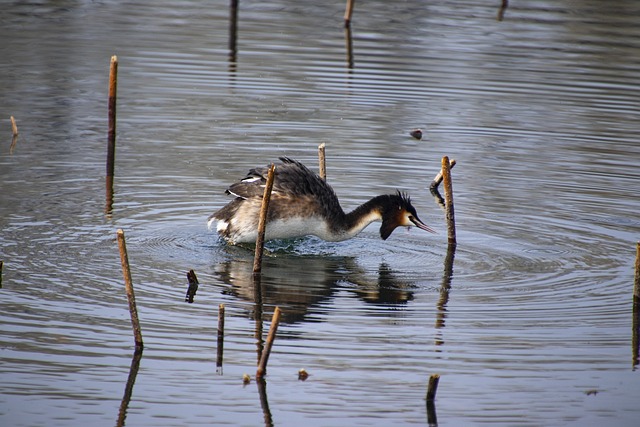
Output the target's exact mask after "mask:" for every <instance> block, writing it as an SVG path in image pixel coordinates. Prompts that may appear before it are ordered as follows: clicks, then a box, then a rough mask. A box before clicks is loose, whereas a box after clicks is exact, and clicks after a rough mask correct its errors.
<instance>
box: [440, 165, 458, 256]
mask: <svg viewBox="0 0 640 427" xmlns="http://www.w3.org/2000/svg"><path fill="white" fill-rule="evenodd" d="M449 165H450V162H449V158H448V157H447V156H444V157H443V158H442V181H443V183H444V199H445V209H446V213H445V216H446V218H447V238H448V241H449V245H450V246H451V245H456V220H455V214H454V209H453V184H452V183H451V167H450V166H449Z"/></svg>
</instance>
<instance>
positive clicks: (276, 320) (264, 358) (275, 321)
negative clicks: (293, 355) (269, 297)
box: [256, 307, 280, 379]
mask: <svg viewBox="0 0 640 427" xmlns="http://www.w3.org/2000/svg"><path fill="white" fill-rule="evenodd" d="M279 324H280V307H276V309H275V311H274V312H273V318H272V319H271V326H270V327H269V334H268V335H267V341H266V343H265V347H264V351H263V352H262V355H261V356H260V362H258V370H257V372H256V377H257V378H258V379H260V378H263V377H264V376H265V375H266V374H267V362H269V355H270V354H271V348H272V347H273V341H274V340H275V339H276V332H277V331H278V325H279Z"/></svg>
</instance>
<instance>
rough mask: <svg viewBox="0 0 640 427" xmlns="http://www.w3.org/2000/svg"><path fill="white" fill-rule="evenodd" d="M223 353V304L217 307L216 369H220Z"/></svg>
mask: <svg viewBox="0 0 640 427" xmlns="http://www.w3.org/2000/svg"><path fill="white" fill-rule="evenodd" d="M223 353H224V304H220V305H219V306H218V354H217V357H216V367H217V368H222V356H223Z"/></svg>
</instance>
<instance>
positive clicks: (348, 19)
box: [344, 0, 356, 27]
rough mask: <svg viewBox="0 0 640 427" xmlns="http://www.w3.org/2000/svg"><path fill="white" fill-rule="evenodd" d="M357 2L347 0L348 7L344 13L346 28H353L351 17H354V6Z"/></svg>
mask: <svg viewBox="0 0 640 427" xmlns="http://www.w3.org/2000/svg"><path fill="white" fill-rule="evenodd" d="M355 2H356V0H347V7H346V9H345V11H344V26H345V27H349V26H351V15H353V4H354V3H355Z"/></svg>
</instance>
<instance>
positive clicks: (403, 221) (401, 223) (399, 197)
mask: <svg viewBox="0 0 640 427" xmlns="http://www.w3.org/2000/svg"><path fill="white" fill-rule="evenodd" d="M384 197H385V200H384V204H383V207H382V212H381V214H382V225H381V226H380V237H382V239H383V240H387V238H388V237H389V236H390V235H391V233H392V232H393V230H395V229H396V228H397V227H412V226H416V227H418V228H419V229H421V230H424V231H428V232H429V233H435V231H433V230H432V229H431V228H430V227H429V226H427V225H426V224H425V223H424V222H422V221H421V220H420V218H418V213H417V212H416V208H414V207H413V205H412V204H411V199H410V198H409V196H408V195H407V194H406V193H402V192H400V191H398V192H397V193H396V194H390V195H387V196H384Z"/></svg>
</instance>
